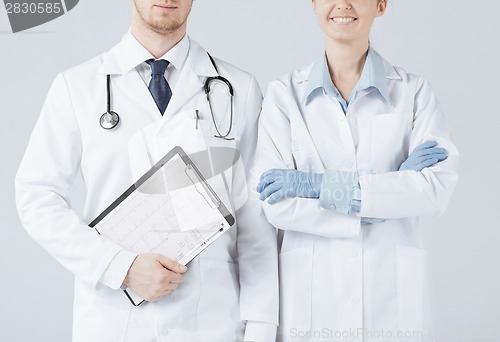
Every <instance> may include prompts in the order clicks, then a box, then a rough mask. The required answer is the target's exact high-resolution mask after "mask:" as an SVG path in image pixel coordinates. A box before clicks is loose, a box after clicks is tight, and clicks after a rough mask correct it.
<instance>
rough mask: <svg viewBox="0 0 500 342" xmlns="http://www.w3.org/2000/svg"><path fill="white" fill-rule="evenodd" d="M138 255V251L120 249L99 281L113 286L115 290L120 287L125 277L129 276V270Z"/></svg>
mask: <svg viewBox="0 0 500 342" xmlns="http://www.w3.org/2000/svg"><path fill="white" fill-rule="evenodd" d="M136 257H137V254H136V253H132V252H129V251H127V250H125V249H122V250H121V251H119V252H118V254H116V255H115V257H114V258H113V260H111V263H110V264H109V265H108V268H106V271H104V273H103V274H102V276H101V279H100V280H99V282H100V283H102V284H104V285H106V286H108V287H110V288H112V289H113V290H118V289H120V288H121V287H122V284H123V281H124V280H125V277H126V276H127V273H128V270H129V268H130V266H131V265H132V263H133V262H134V260H135V258H136Z"/></svg>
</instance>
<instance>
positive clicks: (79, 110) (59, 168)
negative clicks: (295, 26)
mask: <svg viewBox="0 0 500 342" xmlns="http://www.w3.org/2000/svg"><path fill="white" fill-rule="evenodd" d="M189 44H190V48H189V54H188V58H187V60H186V62H185V64H184V67H183V69H182V70H181V71H180V76H179V79H178V82H177V86H176V87H175V89H173V93H174V95H173V97H172V99H171V101H170V104H169V106H168V108H167V110H166V112H165V114H164V116H163V117H162V116H161V115H160V113H159V111H158V109H157V107H156V104H155V102H154V100H153V98H152V96H151V94H150V93H149V91H148V88H147V86H146V84H145V83H144V81H143V80H142V79H141V77H140V75H139V74H138V72H137V71H136V69H135V68H134V67H131V66H130V65H127V57H126V56H127V44H126V43H125V39H124V41H122V42H121V43H119V44H118V45H117V46H115V47H114V48H113V49H112V50H110V51H109V52H108V53H105V54H103V55H101V56H99V57H97V58H95V59H92V60H91V61H89V62H87V63H84V64H82V65H80V66H77V67H75V68H73V69H70V70H68V71H66V72H64V73H62V74H60V75H58V76H57V78H56V79H55V81H54V83H53V85H52V88H51V89H50V92H49V94H48V97H47V100H46V102H45V105H44V107H43V110H42V112H41V115H40V118H39V120H38V122H37V124H36V127H35V129H34V131H33V134H32V136H31V140H30V142H29V145H28V148H27V150H26V154H25V156H24V159H23V161H22V164H21V166H20V168H19V171H18V174H17V178H16V191H17V205H18V210H19V213H20V216H21V219H22V222H23V224H24V226H25V228H26V230H27V231H28V233H29V234H30V235H31V236H32V237H33V238H34V239H35V240H36V241H37V242H39V243H40V244H41V246H42V247H43V248H45V249H46V250H47V251H48V252H49V253H50V254H51V255H53V256H54V257H55V258H56V259H57V260H58V261H59V262H60V263H61V264H62V265H63V266H64V267H66V268H67V269H68V270H70V271H71V272H72V273H74V274H75V276H76V280H75V297H74V324H73V341H74V342H88V341H102V342H113V341H117V342H118V341H141V342H142V341H176V342H178V341H193V342H196V341H200V342H204V341H207V342H208V341H213V342H220V341H242V340H243V334H244V331H245V323H246V321H249V323H248V325H247V327H246V328H247V331H248V330H249V328H250V326H251V325H252V324H255V326H258V327H260V328H262V327H263V326H266V325H265V324H264V325H263V324H259V323H256V322H262V323H267V324H268V325H269V326H271V328H272V326H273V325H274V329H275V326H276V324H277V320H278V295H277V293H278V281H277V257H276V255H277V251H276V238H275V232H274V230H273V229H272V227H270V225H269V223H268V222H267V221H266V220H265V218H264V216H263V214H262V215H260V216H259V212H260V211H261V208H260V205H259V204H257V205H254V204H255V203H256V202H255V201H252V200H250V201H249V202H247V204H246V205H245V206H244V207H243V208H241V209H239V210H238V211H237V212H236V220H237V226H235V227H233V228H231V229H230V230H229V231H228V232H226V233H225V234H224V235H222V236H221V237H220V238H219V239H218V240H217V241H215V242H214V243H213V244H212V245H211V246H210V247H209V248H208V249H206V250H205V251H204V252H203V253H202V254H201V255H199V256H198V257H197V258H195V259H194V260H193V261H192V262H191V263H190V264H189V265H188V268H189V269H188V272H187V273H186V274H185V275H184V278H183V282H182V284H181V285H180V287H179V288H178V289H177V290H176V291H174V292H173V294H172V295H169V296H166V297H164V298H163V299H162V300H160V301H158V302H154V303H146V304H143V305H141V306H140V307H137V308H135V307H132V306H131V304H130V302H129V301H128V299H127V298H126V297H125V295H124V293H123V292H122V291H121V290H120V289H116V290H114V289H111V288H110V287H108V286H106V285H104V284H102V283H101V282H100V279H101V277H102V275H103V273H104V272H105V270H106V269H107V268H108V266H109V265H110V263H111V262H112V260H113V258H114V257H115V255H117V253H118V252H119V251H120V250H121V247H120V246H118V245H116V244H115V243H113V242H111V241H110V240H108V239H107V238H105V237H102V236H99V235H98V234H97V233H96V232H95V231H94V230H93V229H90V228H89V227H88V226H87V224H88V223H89V222H91V221H92V220H93V219H94V218H95V217H96V216H97V215H98V214H99V213H100V212H101V211H102V210H104V209H105V208H106V207H107V206H108V205H109V204H110V203H111V202H112V201H113V200H114V199H115V198H116V197H118V196H119V195H120V194H121V193H122V192H123V191H124V190H126V189H127V188H128V187H129V186H130V185H131V184H132V182H133V181H134V180H135V179H136V175H135V174H134V172H135V171H137V170H136V169H134V168H135V167H136V166H137V165H135V164H132V165H131V163H136V160H130V158H129V153H130V151H131V150H130V149H129V143H130V141H131V138H132V137H133V136H134V135H136V134H137V132H140V131H141V130H143V129H145V128H146V127H150V126H152V125H153V126H154V125H155V123H158V125H162V126H164V127H169V129H168V130H167V131H165V132H168V133H169V134H175V135H172V136H171V137H175V138H173V139H171V143H172V142H174V143H175V144H178V145H181V146H187V150H188V152H190V151H191V149H194V150H203V149H206V147H210V146H214V145H216V146H223V147H228V148H235V149H238V150H239V151H240V152H241V156H242V160H243V163H244V164H245V165H249V164H250V163H251V162H252V160H253V158H254V151H255V150H254V146H255V144H256V139H257V120H258V115H259V113H260V106H261V101H262V95H261V93H260V89H259V86H258V84H257V82H256V80H255V78H254V77H253V76H251V75H249V74H247V73H245V72H243V71H241V70H239V69H237V68H235V67H234V66H232V65H230V64H228V63H225V62H223V61H220V60H216V65H217V67H218V70H219V72H220V74H221V75H222V76H224V77H226V78H227V79H229V80H230V82H231V83H232V85H233V87H234V91H235V96H234V120H233V128H232V134H231V136H232V137H236V139H235V140H232V141H227V140H220V139H215V138H210V136H212V137H213V133H214V132H212V134H211V135H210V132H209V130H210V129H212V130H213V128H210V127H212V126H210V125H209V123H211V118H210V116H209V112H208V105H207V101H206V97H205V94H204V93H203V92H202V87H203V82H204V81H205V79H206V78H207V77H209V76H215V75H217V72H216V71H215V69H214V67H213V65H212V63H211V62H210V60H209V58H208V56H207V52H206V51H205V50H204V49H203V48H202V47H201V46H200V45H198V44H197V43H196V42H194V41H192V40H190V41H189ZM106 74H111V75H112V77H111V92H112V110H113V111H116V112H117V113H118V114H119V115H120V120H121V122H120V125H119V126H118V127H117V128H116V129H113V130H104V129H102V128H101V127H100V125H99V118H100V116H101V114H102V113H103V112H104V111H105V104H106V88H105V85H106V83H105V80H106V78H105V77H106ZM213 97H215V98H216V99H217V98H220V97H222V100H221V101H222V102H224V101H227V100H226V99H227V98H228V97H227V95H226V94H223V95H220V94H217V91H216V92H215V93H214V95H213ZM195 109H198V110H199V113H200V118H201V120H200V129H201V128H204V129H206V130H205V131H203V134H204V136H205V137H207V138H206V139H201V140H196V139H198V138H197V137H193V136H192V135H191V133H190V132H192V131H186V130H184V129H183V127H182V126H181V127H179V126H177V124H179V123H181V122H182V119H179V117H176V115H178V114H179V113H181V114H182V113H186V112H190V113H193V112H194V110H195ZM217 115H218V117H217V121H218V122H220V123H219V125H221V126H222V129H221V130H224V131H225V130H226V128H227V125H228V115H229V112H226V113H225V114H224V111H222V112H221V111H220V110H219V112H218V113H216V116H217ZM166 120H172V122H174V124H169V122H167V125H163V123H165V121H166ZM185 120H186V121H187V122H189V125H190V126H192V127H194V125H195V121H194V120H193V118H192V117H186V118H185ZM175 122H177V123H175ZM193 141H197V142H198V145H195V146H193ZM200 144H201V145H200ZM130 155H131V156H133V158H132V159H134V158H135V157H136V158H137V159H141V157H142V156H139V155H134V154H133V153H131V154H130ZM131 166H132V167H131ZM140 167H145V166H144V165H142V166H139V168H140ZM229 167H230V166H229ZM79 169H81V172H82V175H83V179H84V181H85V185H86V188H87V197H86V203H85V209H84V213H83V217H79V216H78V215H77V214H76V213H75V212H74V211H73V210H72V209H71V207H70V205H69V203H68V196H69V189H70V187H71V185H72V183H73V181H74V178H75V176H76V175H77V172H78V170H79ZM240 171H241V170H240ZM227 174H229V175H231V174H232V173H231V172H228V173H227ZM227 174H226V175H227ZM228 182H229V183H230V184H231V183H232V180H231V178H229V180H228ZM230 187H231V186H229V188H230ZM238 191H239V190H238ZM231 195H234V196H239V194H238V193H236V194H234V193H233V194H229V195H228V194H226V198H231ZM228 206H229V208H230V209H233V207H234V206H231V201H230V200H229V203H228ZM240 206H241V205H238V207H234V209H238V208H239V207H240ZM268 331H269V330H268ZM271 331H272V329H271ZM255 332H257V334H258V333H259V328H256V330H255V329H254V334H255ZM264 335H265V334H264ZM264 335H263V336H264ZM254 336H255V335H254ZM249 338H250V337H249ZM273 340H274V339H273ZM267 341H269V339H268V340H267Z"/></svg>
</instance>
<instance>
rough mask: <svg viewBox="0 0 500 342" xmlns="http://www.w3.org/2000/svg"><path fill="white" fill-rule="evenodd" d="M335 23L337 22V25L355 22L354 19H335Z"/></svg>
mask: <svg viewBox="0 0 500 342" xmlns="http://www.w3.org/2000/svg"><path fill="white" fill-rule="evenodd" d="M333 21H335V22H337V23H350V22H352V21H354V18H352V17H336V18H333Z"/></svg>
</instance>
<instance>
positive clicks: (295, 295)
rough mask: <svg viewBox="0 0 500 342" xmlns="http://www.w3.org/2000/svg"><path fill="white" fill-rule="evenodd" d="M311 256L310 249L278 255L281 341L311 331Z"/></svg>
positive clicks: (295, 250)
mask: <svg viewBox="0 0 500 342" xmlns="http://www.w3.org/2000/svg"><path fill="white" fill-rule="evenodd" d="M312 256H313V248H312V247H303V248H299V249H293V250H290V251H287V252H284V253H281V254H280V257H279V268H280V269H279V272H280V326H279V334H280V335H282V336H283V337H289V336H291V334H292V333H293V332H294V331H295V332H307V331H309V329H310V328H311V296H312V294H311V290H312V267H313V265H312V262H313V257H312ZM285 340H286V338H285Z"/></svg>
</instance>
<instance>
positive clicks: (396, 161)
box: [257, 61, 458, 341]
mask: <svg viewBox="0 0 500 342" xmlns="http://www.w3.org/2000/svg"><path fill="white" fill-rule="evenodd" d="M384 64H385V77H386V81H387V85H388V91H389V96H390V99H391V102H392V104H388V103H385V102H384V100H383V97H382V96H381V95H380V93H379V92H378V91H377V90H374V88H372V89H369V90H365V91H364V92H362V93H361V94H358V97H357V99H356V100H355V101H354V102H353V103H351V105H350V108H349V110H348V112H347V115H345V114H344V112H343V111H342V109H341V107H340V105H339V103H338V101H336V100H334V99H330V98H329V97H328V96H326V95H324V94H320V95H318V94H316V95H318V96H311V97H309V98H308V99H307V100H305V99H304V93H305V91H306V89H307V82H308V77H309V73H310V71H311V67H312V66H308V67H305V68H302V69H299V70H296V71H294V72H292V73H290V74H288V75H286V76H284V77H281V78H280V79H278V80H277V81H275V82H273V83H271V84H270V86H269V89H268V92H267V94H266V96H265V98H264V103H263V108H262V114H261V119H260V125H259V141H258V157H257V165H258V168H259V172H262V171H264V170H268V169H271V168H285V169H297V170H301V171H309V172H323V171H324V170H327V169H331V170H349V171H357V172H358V173H359V175H360V185H361V190H362V209H361V215H362V216H364V217H375V218H385V219H387V220H386V221H385V222H383V223H379V224H371V225H361V224H360V217H357V216H347V215H342V214H338V213H336V212H334V211H330V210H326V209H322V208H320V207H319V200H316V199H304V198H293V199H285V200H282V201H280V202H278V203H276V204H274V205H269V204H268V203H267V202H265V203H264V204H263V206H264V211H265V213H266V216H267V218H268V219H269V221H270V222H271V223H272V224H273V225H274V226H275V227H276V228H279V229H281V230H282V231H283V240H282V245H281V251H280V256H279V260H280V327H279V329H278V335H279V339H278V340H279V341H427V340H431V338H432V337H430V336H429V334H428V333H429V331H430V330H431V319H430V309H429V303H428V286H427V270H426V251H425V249H424V248H423V246H422V237H421V231H420V227H419V220H420V217H422V216H426V215H436V214H439V213H442V212H443V211H444V210H445V208H446V206H447V203H448V201H449V199H450V196H451V194H452V191H453V189H454V186H455V184H456V182H457V179H458V176H457V167H458V151H457V148H456V147H455V145H454V144H453V142H452V140H451V137H450V130H449V127H448V125H447V124H446V122H445V117H444V115H443V113H442V110H441V108H440V106H439V104H438V102H437V99H436V97H435V95H434V93H433V90H432V89H431V87H430V85H429V84H428V83H427V82H426V81H425V80H423V79H422V78H420V77H417V76H415V75H411V74H408V73H406V72H405V71H404V70H402V69H399V68H395V67H393V66H391V65H390V64H389V63H387V62H386V61H384ZM427 140H437V141H438V142H439V146H442V147H444V148H446V150H447V151H448V158H447V159H446V160H445V161H443V162H440V163H438V164H436V165H435V166H433V167H430V168H427V169H424V170H423V171H422V172H414V171H403V172H397V170H398V168H399V166H400V165H401V163H402V162H403V161H404V160H405V159H406V158H407V157H408V154H409V152H410V151H412V150H413V149H414V148H415V147H416V146H418V145H419V144H421V143H423V142H424V141H427ZM384 332H385V335H384ZM389 335H390V336H389Z"/></svg>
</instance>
